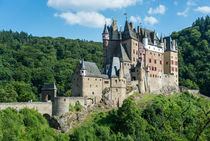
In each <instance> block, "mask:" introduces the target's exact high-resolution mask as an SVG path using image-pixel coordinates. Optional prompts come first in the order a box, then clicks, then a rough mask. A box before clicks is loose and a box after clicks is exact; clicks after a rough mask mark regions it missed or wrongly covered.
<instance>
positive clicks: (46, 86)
mask: <svg viewBox="0 0 210 141" xmlns="http://www.w3.org/2000/svg"><path fill="white" fill-rule="evenodd" d="M56 89H57V87H56V85H55V83H45V84H44V86H43V87H42V90H56Z"/></svg>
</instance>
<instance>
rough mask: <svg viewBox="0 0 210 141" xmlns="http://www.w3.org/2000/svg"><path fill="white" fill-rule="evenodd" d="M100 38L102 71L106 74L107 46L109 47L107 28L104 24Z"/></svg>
mask: <svg viewBox="0 0 210 141" xmlns="http://www.w3.org/2000/svg"><path fill="white" fill-rule="evenodd" d="M102 38H103V56H104V64H103V69H104V70H103V71H104V73H106V71H107V70H106V64H107V53H108V46H109V31H108V27H107V25H106V24H105V25H104V31H103V33H102Z"/></svg>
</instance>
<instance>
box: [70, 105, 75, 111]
mask: <svg viewBox="0 0 210 141" xmlns="http://www.w3.org/2000/svg"><path fill="white" fill-rule="evenodd" d="M72 111H74V106H72V105H71V104H69V112H72Z"/></svg>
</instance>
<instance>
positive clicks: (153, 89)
mask: <svg viewBox="0 0 210 141" xmlns="http://www.w3.org/2000/svg"><path fill="white" fill-rule="evenodd" d="M148 83H149V89H150V93H156V94H160V93H162V92H163V91H162V90H163V89H168V91H170V90H174V91H177V92H178V91H179V89H178V85H177V84H176V82H175V76H174V75H168V74H162V75H161V78H160V77H148Z"/></svg>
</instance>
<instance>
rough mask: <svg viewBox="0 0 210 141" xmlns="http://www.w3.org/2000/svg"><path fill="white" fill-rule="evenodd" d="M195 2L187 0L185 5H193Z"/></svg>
mask: <svg viewBox="0 0 210 141" xmlns="http://www.w3.org/2000/svg"><path fill="white" fill-rule="evenodd" d="M195 5H196V3H195V2H194V1H193V0H188V1H187V6H195Z"/></svg>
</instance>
